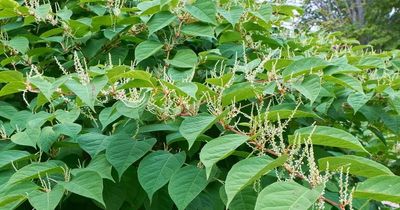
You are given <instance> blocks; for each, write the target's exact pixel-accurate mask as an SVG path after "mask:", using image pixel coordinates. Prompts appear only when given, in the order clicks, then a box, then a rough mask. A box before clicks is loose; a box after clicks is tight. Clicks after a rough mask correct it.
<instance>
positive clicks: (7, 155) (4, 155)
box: [0, 150, 33, 169]
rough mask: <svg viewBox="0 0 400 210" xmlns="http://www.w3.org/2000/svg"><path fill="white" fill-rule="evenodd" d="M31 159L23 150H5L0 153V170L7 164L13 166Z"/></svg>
mask: <svg viewBox="0 0 400 210" xmlns="http://www.w3.org/2000/svg"><path fill="white" fill-rule="evenodd" d="M31 157H33V155H31V154H30V153H29V152H26V151H23V150H5V151H0V169H1V168H3V167H4V166H7V165H9V164H11V163H12V164H15V163H17V162H18V161H21V160H27V159H29V158H31Z"/></svg>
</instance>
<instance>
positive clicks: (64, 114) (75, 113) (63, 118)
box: [54, 108, 81, 123]
mask: <svg viewBox="0 0 400 210" xmlns="http://www.w3.org/2000/svg"><path fill="white" fill-rule="evenodd" d="M54 114H55V116H56V119H57V120H58V121H59V122H61V123H73V122H75V120H77V119H78V117H79V115H80V114H81V110H80V109H79V108H76V109H71V110H63V109H57V111H55V112H54Z"/></svg>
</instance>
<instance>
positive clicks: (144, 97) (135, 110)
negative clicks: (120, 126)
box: [115, 89, 151, 120]
mask: <svg viewBox="0 0 400 210" xmlns="http://www.w3.org/2000/svg"><path fill="white" fill-rule="evenodd" d="M150 94H151V91H149V90H146V89H142V90H141V92H140V96H139V98H138V99H137V100H136V101H127V100H126V101H125V100H124V101H118V102H117V103H116V104H115V107H116V109H117V111H118V113H120V114H121V115H124V116H126V117H128V118H132V119H136V120H138V119H140V116H141V114H142V113H143V111H144V109H145V108H146V105H147V102H148V101H149V99H150Z"/></svg>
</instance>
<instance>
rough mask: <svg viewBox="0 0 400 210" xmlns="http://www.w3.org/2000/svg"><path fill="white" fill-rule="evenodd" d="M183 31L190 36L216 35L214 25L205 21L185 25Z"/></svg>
mask: <svg viewBox="0 0 400 210" xmlns="http://www.w3.org/2000/svg"><path fill="white" fill-rule="evenodd" d="M181 32H182V33H184V34H186V35H189V36H202V37H210V38H212V37H214V29H213V27H211V26H210V25H208V24H205V23H193V24H187V25H183V27H182V30H181Z"/></svg>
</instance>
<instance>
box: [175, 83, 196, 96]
mask: <svg viewBox="0 0 400 210" xmlns="http://www.w3.org/2000/svg"><path fill="white" fill-rule="evenodd" d="M175 86H176V87H177V88H179V89H180V90H181V91H182V92H184V93H185V94H186V95H188V96H190V97H192V98H194V99H196V93H197V85H196V84H195V83H193V82H177V83H175Z"/></svg>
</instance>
